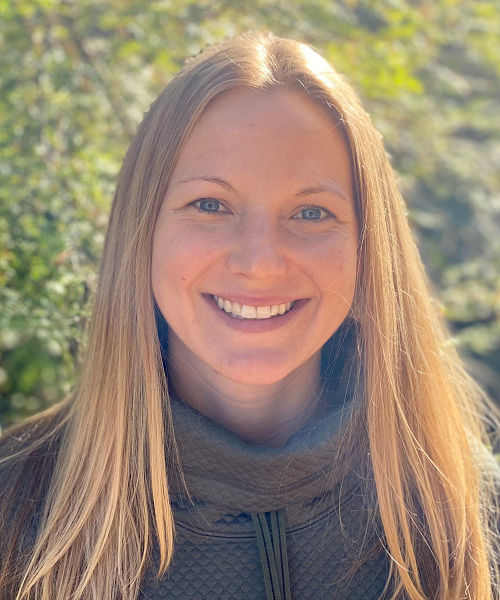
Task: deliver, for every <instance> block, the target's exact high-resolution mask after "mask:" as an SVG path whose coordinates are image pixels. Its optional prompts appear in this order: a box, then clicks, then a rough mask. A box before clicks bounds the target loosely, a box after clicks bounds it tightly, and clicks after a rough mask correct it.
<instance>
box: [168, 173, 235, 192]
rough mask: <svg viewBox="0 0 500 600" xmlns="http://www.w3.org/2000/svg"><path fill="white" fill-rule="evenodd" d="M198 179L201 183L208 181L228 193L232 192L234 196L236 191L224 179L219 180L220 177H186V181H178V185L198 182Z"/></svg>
mask: <svg viewBox="0 0 500 600" xmlns="http://www.w3.org/2000/svg"><path fill="white" fill-rule="evenodd" d="M200 179H201V180H202V181H210V182H211V183H217V184H218V185H220V186H221V187H223V188H224V189H225V190H227V191H228V192H233V194H236V190H235V189H234V187H233V186H232V185H230V184H229V183H228V182H227V181H225V180H224V179H221V178H220V177H212V176H211V175H201V176H200V177H188V178H187V179H182V180H181V181H179V183H188V182H190V181H199V180H200Z"/></svg>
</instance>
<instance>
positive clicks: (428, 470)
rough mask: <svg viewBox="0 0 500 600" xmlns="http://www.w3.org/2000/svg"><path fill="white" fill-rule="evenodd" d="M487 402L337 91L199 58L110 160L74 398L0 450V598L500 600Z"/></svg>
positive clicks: (344, 90)
mask: <svg viewBox="0 0 500 600" xmlns="http://www.w3.org/2000/svg"><path fill="white" fill-rule="evenodd" d="M484 400H485V399H484V398H483V396H482V394H481V392H480V390H478V389H477V387H476V386H475V385H474V383H473V382H472V381H470V379H469V378H468V377H467V375H466V374H465V372H464V369H463V367H462V365H461V363H460V360H459V358H458V357H457V355H456V353H455V351H454V349H453V345H452V344H450V343H449V340H448V336H447V334H446V330H445V328H444V327H443V325H442V323H441V321H440V318H439V315H438V314H437V313H436V309H435V306H434V303H433V302H432V300H431V298H430V295H429V292H428V289H427V284H426V279H425V274H424V271H423V268H422V265H421V263H420V260H419V257H418V252H417V250H416V247H415V244H414V242H413V239H412V236H411V232H410V229H409V227H408V223H407V220H406V216H405V206H404V203H403V201H402V199H401V197H400V195H399V193H398V190H397V187H396V184H395V179H394V175H393V173H392V170H391V167H390V165H389V163H388V161H387V157H386V154H385V151H384V148H383V145H382V142H381V139H380V135H379V134H378V133H377V131H376V130H375V129H374V127H373V125H372V124H371V122H370V119H369V117H368V115H367V114H366V113H365V111H364V110H363V108H362V107H361V105H360V103H359V100H358V98H357V97H356V95H355V93H354V92H353V90H352V89H351V88H350V87H349V86H348V85H347V84H346V83H345V81H344V80H343V78H342V77H341V76H339V75H338V74H337V73H336V72H335V71H334V70H333V69H332V67H331V66H330V65H328V64H327V63H326V62H325V61H324V60H323V59H322V58H321V57H320V56H319V55H318V54H317V53H316V52H315V51H313V50H312V49H311V48H309V47H308V46H305V45H303V44H300V43H297V42H294V41H291V40H284V39H280V38H277V37H275V36H273V35H270V34H247V35H243V36H240V37H237V38H234V39H231V40H228V41H227V42H225V43H223V44H221V45H216V46H213V47H211V48H208V49H206V50H205V51H204V52H202V53H201V54H200V55H199V56H198V57H196V58H195V59H194V60H191V61H189V62H188V64H187V65H186V67H185V68H184V69H183V70H181V71H180V73H179V74H178V75H177V76H176V77H175V78H174V79H173V80H172V82H171V83H170V84H169V85H168V86H167V87H166V88H165V90H164V91H163V92H162V94H161V95H160V96H159V97H158V99H157V100H156V101H155V102H154V103H153V105H152V107H151V109H150V111H149V112H148V114H147V115H146V117H145V119H144V121H143V123H142V124H141V126H140V128H139V130H138V132H137V135H136V137H135V139H134V141H133V142H132V145H131V147H130V149H129V151H128V153H127V156H126V158H125V161H124V165H123V168H122V171H121V173H120V177H119V180H118V186H117V191H116V195H115V199H114V203H113V207H112V211H111V218H110V224H109V229H108V233H107V237H106V242H105V247H104V253H103V259H102V267H101V274H100V283H99V289H98V293H97V297H96V301H95V306H94V312H93V319H92V322H91V327H90V330H89V344H88V349H87V354H86V359H85V364H84V368H83V370H82V373H81V376H80V379H79V382H78V384H77V386H76V387H75V390H74V391H73V393H72V394H71V395H70V396H69V397H68V398H67V399H66V400H65V401H64V402H63V403H61V404H59V405H57V406H55V407H54V408H53V409H51V410H49V411H46V412H45V413H43V414H41V415H39V416H37V417H35V418H32V419H30V420H29V421H28V422H26V423H25V424H23V425H21V426H18V427H17V428H16V429H12V430H11V431H8V432H6V434H5V435H4V437H3V438H2V440H0V451H1V456H0V483H1V487H0V489H1V492H0V523H1V525H0V534H1V535H0V565H1V572H0V597H1V598H2V599H4V598H5V599H12V600H28V599H36V600H54V599H57V600H69V599H70V598H71V599H72V600H80V599H81V600H103V599H106V600H108V599H109V600H115V599H116V600H118V599H121V600H135V599H136V598H141V599H149V600H156V599H159V598H162V599H174V598H176V599H177V598H181V599H186V600H187V599H188V598H189V599H196V600H207V599H210V600H243V599H245V600H246V599H255V600H291V599H294V600H306V599H308V598H310V599H313V598H314V599H315V600H320V599H323V598H340V599H343V600H356V599H361V598H362V599H364V600H369V599H373V600H375V599H376V598H381V597H382V596H384V595H385V597H386V598H394V599H395V598H398V599H400V600H403V599H411V600H425V599H429V598H432V599H433V600H456V599H458V598H468V599H471V600H472V599H473V600H492V599H493V598H497V597H498V566H497V564H498V554H497V551H498V548H497V546H498V543H497V526H496V523H497V521H498V511H497V509H496V505H497V504H496V499H497V496H498V489H499V488H500V476H499V474H498V469H497V467H496V465H495V463H494V461H493V459H492V457H491V455H490V454H489V452H488V451H487V450H486V448H485V446H484V442H487V436H486V432H485V426H484V423H485V422H486V421H488V422H489V423H493V422H494V416H493V415H492V414H491V413H488V412H487V410H486V403H485V401H484ZM485 416H488V419H485ZM174 532H175V534H174Z"/></svg>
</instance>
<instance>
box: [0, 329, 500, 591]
mask: <svg viewBox="0 0 500 600" xmlns="http://www.w3.org/2000/svg"><path fill="white" fill-rule="evenodd" d="M159 336H160V340H161V341H162V346H163V347H164V349H165V351H166V340H165V331H162V328H161V326H160V327H159ZM358 366H359V365H358V359H357V353H356V350H355V336H354V330H353V328H352V327H349V326H347V327H344V326H343V327H342V328H340V329H339V330H338V332H337V333H336V334H335V336H333V337H332V339H331V340H329V342H328V343H327V344H326V345H325V347H324V349H323V354H322V377H323V383H324V386H325V389H326V390H327V394H326V398H327V400H326V402H327V410H326V415H325V417H324V418H323V419H322V420H321V421H319V422H317V423H314V424H309V425H306V426H304V427H303V428H302V429H301V430H300V431H298V432H297V433H296V434H294V435H293V436H292V437H291V438H290V439H289V441H288V443H287V444H286V446H285V447H284V448H270V447H264V446H261V447H259V446H249V445H248V444H246V443H244V442H243V441H242V440H241V439H240V438H238V437H237V436H236V435H234V434H232V433H231V432H230V431H228V430H226V429H224V428H223V427H221V426H220V425H218V424H217V423H215V422H213V421H211V420H210V419H208V418H206V417H205V416H203V415H202V414H201V413H199V412H197V411H196V410H194V409H192V408H190V407H189V406H187V405H186V404H184V403H183V402H182V401H180V400H178V399H176V398H175V397H174V398H172V415H173V421H174V431H175V436H176V440H177V444H178V448H179V455H180V462H181V467H182V474H183V477H184V481H185V484H186V487H184V486H183V485H182V484H181V478H180V477H179V474H178V473H175V471H173V470H171V469H170V470H169V483H170V488H171V492H172V498H171V502H172V509H173V514H174V519H175V525H176V539H175V549H174V550H175V554H174V559H173V562H172V564H171V565H170V566H169V568H168V570H167V572H166V573H165V575H164V576H163V577H162V578H161V579H159V580H157V579H156V573H157V571H158V564H159V551H158V547H157V546H156V545H155V546H154V548H153V555H152V562H151V565H150V568H149V569H148V571H147V572H146V574H145V577H144V579H143V581H142V583H141V587H140V591H139V596H138V598H139V600H163V599H164V600H174V599H180V600H188V599H189V600H252V599H255V600H307V599H317V600H321V599H323V598H332V599H337V600H357V599H360V600H361V599H363V600H370V599H373V600H375V599H376V598H379V597H380V596H381V594H382V592H383V590H384V587H385V585H386V582H387V579H388V573H389V566H390V559H389V558H388V555H387V553H386V551H385V550H384V548H383V545H382V543H381V541H380V540H381V539H383V536H382V535H381V531H382V530H381V526H380V522H379V518H378V512H377V505H376V500H375V494H374V486H373V478H372V474H371V472H370V469H369V467H367V466H366V465H369V460H367V458H369V457H368V455H367V451H368V446H367V440H366V435H364V434H363V433H361V434H358V435H357V436H354V437H353V436H351V437H350V438H349V437H348V436H347V435H346V432H347V431H348V427H347V424H348V422H351V423H352V420H351V421H350V416H351V415H352V414H353V412H354V411H356V410H361V409H362V405H363V403H362V401H361V399H360V398H358V389H359V388H358V386H357V383H358V382H359V374H358V371H357V367H358ZM359 387H361V386H359ZM18 439H19V438H18ZM349 440H353V442H355V443H350V441H349ZM21 441H22V440H21ZM16 443H17V442H16ZM8 447H9V439H7V444H6V445H5V446H4V447H3V449H2V452H0V455H1V454H3V453H4V452H6V451H8ZM48 450H50V451H48V452H46V453H44V454H43V456H40V458H39V459H37V460H38V461H39V462H40V460H43V461H44V462H47V463H50V464H51V465H53V463H54V461H55V458H56V455H57V451H56V448H55V447H54V448H49V449H48ZM490 458H491V457H490ZM484 464H485V469H486V468H487V469H488V470H491V469H493V470H496V473H498V469H497V467H496V465H495V463H494V462H493V463H492V462H491V461H490V460H488V459H486V460H485V461H484ZM40 470H41V465H40V464H38V463H37V462H36V461H34V462H33V464H31V463H30V464H29V465H25V467H24V469H23V472H22V473H21V477H20V474H19V473H18V472H17V471H16V469H15V467H13V468H12V470H11V469H10V468H5V467H2V468H1V469H0V499H1V497H2V489H4V490H5V489H7V486H9V487H10V486H12V485H15V486H16V489H19V495H20V497H21V498H24V499H27V498H29V499H30V500H29V506H28V509H29V512H30V513H31V512H32V510H33V513H34V519H33V521H32V524H33V526H32V528H31V530H30V531H29V532H27V535H26V536H24V538H23V547H30V546H31V545H32V543H33V541H34V535H35V534H36V524H37V518H36V515H38V514H40V510H41V507H42V505H43V501H44V493H45V492H46V485H44V486H43V489H40V486H39V485H38V484H37V483H36V482H37V473H38V472H39V471H40ZM498 479H499V481H500V477H498ZM47 484H48V482H47ZM499 487H500V485H499ZM44 490H45V491H44ZM186 490H187V492H188V493H186ZM26 505H27V503H26V502H20V503H18V504H17V505H16V506H15V507H14V509H13V518H12V519H11V521H12V523H15V522H17V518H16V515H17V514H18V511H20V510H21V509H23V507H25V506H26ZM35 506H36V508H35ZM30 507H33V508H30ZM2 525H4V524H2ZM24 544H28V546H25V545H24ZM2 548H3V544H2V536H0V559H1V556H2V552H3V550H2ZM389 591H390V590H389ZM54 600H57V599H54ZM59 600H60V599H59ZM103 600H106V599H103Z"/></svg>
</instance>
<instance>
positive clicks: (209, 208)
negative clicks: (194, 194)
mask: <svg viewBox="0 0 500 600" xmlns="http://www.w3.org/2000/svg"><path fill="white" fill-rule="evenodd" d="M198 203H199V205H198ZM196 205H198V208H199V209H200V210H201V211H203V212H218V211H219V207H220V202H219V201H218V200H214V199H213V198H205V199H204V200H197V201H196Z"/></svg>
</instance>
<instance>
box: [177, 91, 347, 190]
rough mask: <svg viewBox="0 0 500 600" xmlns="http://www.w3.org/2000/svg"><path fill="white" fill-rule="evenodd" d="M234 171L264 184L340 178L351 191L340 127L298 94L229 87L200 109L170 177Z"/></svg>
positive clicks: (230, 172) (224, 173)
mask: <svg viewBox="0 0 500 600" xmlns="http://www.w3.org/2000/svg"><path fill="white" fill-rule="evenodd" d="M236 173H240V174H242V175H243V174H247V175H248V176H251V175H252V174H254V175H255V174H257V173H259V174H261V175H263V176H265V177H266V178H267V179H268V183H269V182H270V181H271V180H273V179H276V177H279V178H281V179H283V178H285V179H287V180H288V181H289V182H290V184H296V185H301V184H303V185H312V184H314V183H318V182H314V181H312V180H311V179H314V178H316V179H317V178H320V179H321V178H322V177H323V178H324V177H340V178H341V179H343V182H342V183H343V184H344V185H345V187H346V188H347V191H348V193H351V192H352V183H351V166H350V156H349V151H348V148H347V145H346V143H345V140H344V137H343V134H342V132H341V129H340V125H339V124H338V123H337V122H335V120H334V119H333V117H332V116H330V115H328V114H327V113H326V111H325V110H324V109H323V108H322V107H320V106H318V105H317V104H315V103H314V102H313V101H312V100H310V99H309V98H307V97H305V95H302V94H299V93H297V92H290V91H283V90H278V91H275V90H273V91H254V90H247V89H236V90H231V91H229V92H225V93H223V94H222V95H221V96H219V97H218V98H216V99H215V100H214V101H213V102H212V103H211V104H210V105H209V106H208V108H207V109H206V110H205V111H204V113H203V114H202V116H201V118H200V120H199V122H198V123H197V125H196V126H195V128H194V129H193V131H192V133H191V135H190V137H189V138H188V140H187V142H186V144H185V146H184V148H183V150H182V151H181V154H180V157H179V161H178V164H177V166H176V169H175V172H174V179H175V176H176V175H177V176H179V177H180V176H182V177H186V176H187V177H194V176H200V175H217V176H221V177H224V178H225V177H227V176H231V175H233V176H234V175H235V174H236ZM305 180H307V181H305ZM339 183H340V182H339Z"/></svg>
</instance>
